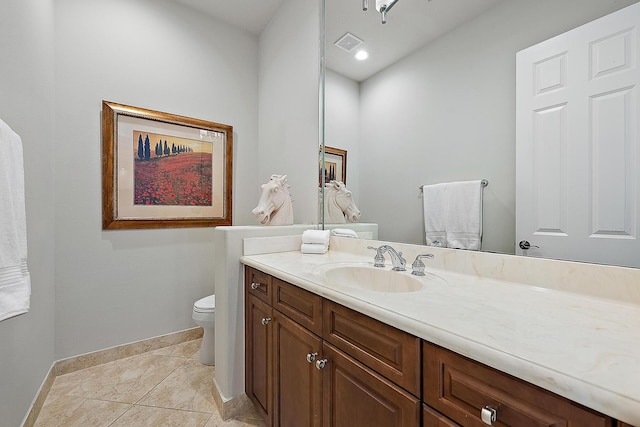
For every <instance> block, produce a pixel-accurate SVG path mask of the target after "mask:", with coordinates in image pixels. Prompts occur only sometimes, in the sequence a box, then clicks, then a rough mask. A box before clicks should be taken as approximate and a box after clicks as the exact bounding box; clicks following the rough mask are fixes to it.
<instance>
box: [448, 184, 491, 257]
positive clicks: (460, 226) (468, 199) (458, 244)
mask: <svg viewBox="0 0 640 427" xmlns="http://www.w3.org/2000/svg"><path fill="white" fill-rule="evenodd" d="M446 186H447V199H448V208H447V221H446V245H447V247H448V248H456V249H470V250H475V251H478V250H480V247H481V246H482V183H481V182H480V181H463V182H451V183H448V184H446Z"/></svg>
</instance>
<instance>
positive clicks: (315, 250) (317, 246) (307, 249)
mask: <svg viewBox="0 0 640 427" xmlns="http://www.w3.org/2000/svg"><path fill="white" fill-rule="evenodd" d="M328 250H329V245H328V244H326V245H324V244H321V243H303V244H302V245H300V252H302V253H303V254H326V253H327V251H328Z"/></svg>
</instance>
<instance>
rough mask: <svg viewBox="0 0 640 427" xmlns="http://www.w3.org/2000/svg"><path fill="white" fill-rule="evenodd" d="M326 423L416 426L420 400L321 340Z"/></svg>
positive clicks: (337, 426) (334, 425) (358, 426)
mask: <svg viewBox="0 0 640 427" xmlns="http://www.w3.org/2000/svg"><path fill="white" fill-rule="evenodd" d="M323 358H324V359H326V360H327V362H326V365H325V366H324V368H323V376H322V379H323V386H324V388H323V393H324V394H323V407H324V426H325V427H371V426H376V427H417V426H419V425H420V410H421V407H420V401H419V400H418V399H417V398H415V397H414V396H413V395H411V394H410V393H408V392H407V391H405V390H403V389H402V388H400V387H398V386H397V385H395V384H393V383H392V382H390V381H389V380H387V379H386V378H384V377H382V376H381V375H379V374H377V373H375V372H374V371H372V370H370V369H369V368H366V367H365V366H364V365H362V364H360V363H359V362H357V361H355V360H354V359H352V358H351V357H349V356H347V355H346V354H345V353H342V352H341V351H340V350H338V349H337V348H335V347H333V346H331V345H330V344H327V343H326V342H325V343H324V344H323Z"/></svg>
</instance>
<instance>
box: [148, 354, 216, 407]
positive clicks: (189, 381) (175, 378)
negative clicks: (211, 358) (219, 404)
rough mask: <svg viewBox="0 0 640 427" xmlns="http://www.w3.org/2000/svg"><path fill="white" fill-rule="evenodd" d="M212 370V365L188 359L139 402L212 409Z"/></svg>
mask: <svg viewBox="0 0 640 427" xmlns="http://www.w3.org/2000/svg"><path fill="white" fill-rule="evenodd" d="M213 372H214V368H213V366H205V365H202V364H201V363H200V362H199V361H197V360H194V359H187V360H186V361H185V363H184V364H182V365H181V366H180V367H179V368H177V369H176V370H175V371H173V372H172V373H171V375H169V376H168V377H167V378H165V379H164V381H162V383H160V384H159V385H158V386H157V387H156V388H154V389H153V390H151V391H150V392H149V394H147V395H146V396H144V397H143V398H142V399H140V401H139V402H138V404H140V405H148V406H158V407H162V408H171V409H182V410H187V411H198V412H208V413H213V412H214V411H215V410H216V408H215V402H214V401H213V394H212V392H211V390H212V387H213Z"/></svg>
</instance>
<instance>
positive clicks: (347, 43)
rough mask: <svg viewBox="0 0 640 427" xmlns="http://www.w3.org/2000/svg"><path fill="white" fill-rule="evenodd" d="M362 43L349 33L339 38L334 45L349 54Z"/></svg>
mask: <svg viewBox="0 0 640 427" xmlns="http://www.w3.org/2000/svg"><path fill="white" fill-rule="evenodd" d="M362 43H364V41H362V40H360V39H359V38H357V37H356V36H354V35H353V34H351V33H345V35H344V36H342V37H340V38H339V39H338V41H337V42H335V43H334V44H335V45H336V46H338V47H339V48H340V49H342V50H344V51H345V52H348V53H351V52H353V50H354V49H356V48H357V47H358V46H360V45H361V44H362Z"/></svg>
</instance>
